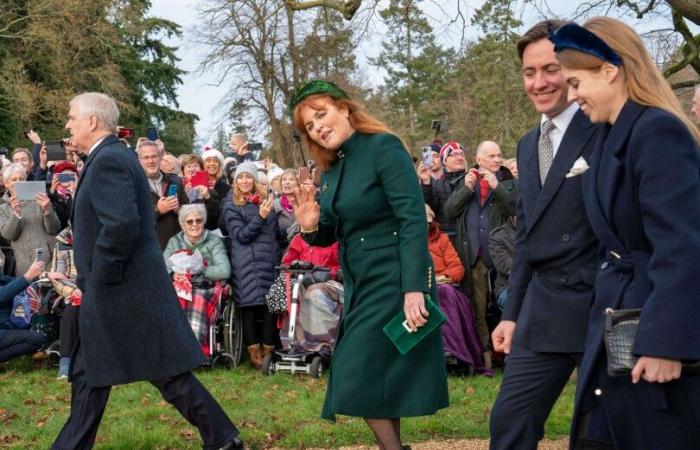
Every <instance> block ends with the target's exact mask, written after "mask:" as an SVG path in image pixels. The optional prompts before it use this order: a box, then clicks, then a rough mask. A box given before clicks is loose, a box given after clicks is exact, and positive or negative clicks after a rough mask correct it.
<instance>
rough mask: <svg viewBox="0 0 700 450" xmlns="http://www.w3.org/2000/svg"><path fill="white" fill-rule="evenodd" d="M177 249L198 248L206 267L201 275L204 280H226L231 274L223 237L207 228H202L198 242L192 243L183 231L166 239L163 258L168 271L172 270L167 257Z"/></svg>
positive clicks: (191, 249) (192, 249)
mask: <svg viewBox="0 0 700 450" xmlns="http://www.w3.org/2000/svg"><path fill="white" fill-rule="evenodd" d="M179 250H190V251H192V252H194V251H195V250H199V253H201V254H202V257H203V258H204V261H206V267H205V268H204V272H203V274H202V275H203V276H204V278H205V279H206V280H210V281H217V280H228V278H229V277H230V276H231V263H230V262H229V259H228V255H227V254H226V246H225V245H224V241H223V239H221V238H220V237H219V236H217V235H215V234H213V233H212V232H210V231H209V230H204V234H203V235H202V238H201V240H200V241H199V242H197V243H196V244H192V243H191V242H190V241H189V239H187V237H186V236H185V232H184V231H180V232H179V233H178V234H176V235H175V236H173V237H171V238H170V240H169V241H168V246H167V247H165V251H164V252H163V258H165V266H166V267H167V268H168V272H172V267H171V266H170V261H169V258H170V256H171V255H172V254H173V253H175V252H177V251H179Z"/></svg>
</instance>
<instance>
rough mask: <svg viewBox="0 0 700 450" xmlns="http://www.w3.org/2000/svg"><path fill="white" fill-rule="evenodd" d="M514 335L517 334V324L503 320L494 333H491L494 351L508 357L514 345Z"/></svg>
mask: <svg viewBox="0 0 700 450" xmlns="http://www.w3.org/2000/svg"><path fill="white" fill-rule="evenodd" d="M513 334H515V322H513V321H512V320H501V321H500V322H499V323H498V325H497V326H496V328H495V329H494V330H493V333H491V339H492V340H493V349H494V350H496V351H497V352H503V353H505V354H506V355H507V354H509V353H510V349H511V346H512V345H513Z"/></svg>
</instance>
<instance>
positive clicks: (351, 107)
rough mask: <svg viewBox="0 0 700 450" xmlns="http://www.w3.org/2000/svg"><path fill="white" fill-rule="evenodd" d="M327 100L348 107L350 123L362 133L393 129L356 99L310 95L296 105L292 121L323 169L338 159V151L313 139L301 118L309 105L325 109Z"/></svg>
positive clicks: (317, 163)
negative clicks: (327, 147) (322, 145)
mask: <svg viewBox="0 0 700 450" xmlns="http://www.w3.org/2000/svg"><path fill="white" fill-rule="evenodd" d="M327 102H329V103H331V104H333V105H334V106H335V107H336V108H347V110H348V111H349V113H350V115H349V117H348V119H349V120H350V125H352V127H353V128H354V129H355V130H357V131H359V132H361V133H368V134H377V133H391V130H389V127H388V126H387V125H386V124H385V123H384V122H382V121H380V120H379V119H377V118H375V117H374V116H372V115H371V114H370V113H368V112H367V110H366V109H365V108H364V107H363V106H362V105H361V104H360V103H358V102H356V101H355V100H351V99H347V98H333V97H331V96H329V95H324V94H318V95H310V96H309V97H307V98H305V99H304V100H302V101H301V102H299V104H298V105H296V106H295V107H294V112H293V115H292V123H293V124H294V126H295V127H296V128H297V130H298V131H299V133H300V134H301V139H302V141H303V142H304V144H305V145H306V148H308V149H309V151H311V154H312V155H313V159H314V161H316V165H317V166H318V167H320V168H321V169H322V170H325V169H327V168H329V167H330V166H331V165H332V164H333V163H334V162H335V160H336V159H337V156H336V153H335V152H333V151H330V150H328V149H325V148H323V147H321V146H320V145H318V144H317V143H316V142H314V141H313V140H312V139H311V137H310V136H309V133H308V132H307V131H306V127H304V121H303V119H302V118H301V110H302V109H303V108H304V107H307V106H308V107H309V108H311V109H313V110H316V111H318V110H320V109H323V107H324V106H325V104H326V103H327Z"/></svg>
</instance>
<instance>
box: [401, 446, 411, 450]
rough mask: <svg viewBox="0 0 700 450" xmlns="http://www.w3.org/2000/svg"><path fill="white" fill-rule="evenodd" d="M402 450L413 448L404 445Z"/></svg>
mask: <svg viewBox="0 0 700 450" xmlns="http://www.w3.org/2000/svg"><path fill="white" fill-rule="evenodd" d="M401 448H402V449H403V450H411V446H410V445H402V446H401Z"/></svg>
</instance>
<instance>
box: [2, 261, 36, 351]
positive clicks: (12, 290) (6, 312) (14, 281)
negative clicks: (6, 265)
mask: <svg viewBox="0 0 700 450" xmlns="http://www.w3.org/2000/svg"><path fill="white" fill-rule="evenodd" d="M27 286H29V281H27V279H26V278H24V277H23V276H21V277H16V278H14V277H9V276H7V275H2V274H0V339H2V337H3V335H4V334H5V330H11V329H13V328H14V326H13V325H12V323H11V322H10V315H11V314H12V302H13V300H14V298H15V295H17V294H19V293H20V292H22V291H23V290H25V289H26V288H27Z"/></svg>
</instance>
